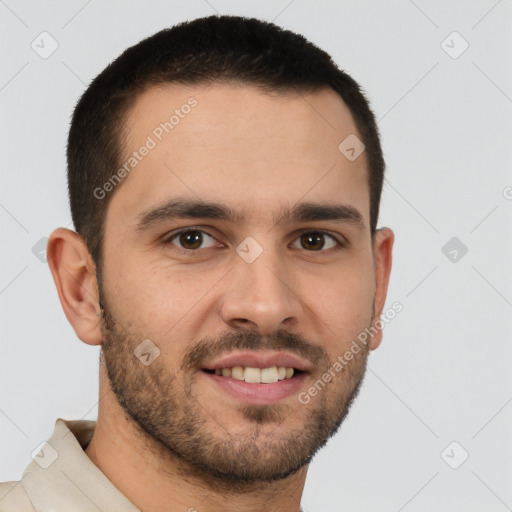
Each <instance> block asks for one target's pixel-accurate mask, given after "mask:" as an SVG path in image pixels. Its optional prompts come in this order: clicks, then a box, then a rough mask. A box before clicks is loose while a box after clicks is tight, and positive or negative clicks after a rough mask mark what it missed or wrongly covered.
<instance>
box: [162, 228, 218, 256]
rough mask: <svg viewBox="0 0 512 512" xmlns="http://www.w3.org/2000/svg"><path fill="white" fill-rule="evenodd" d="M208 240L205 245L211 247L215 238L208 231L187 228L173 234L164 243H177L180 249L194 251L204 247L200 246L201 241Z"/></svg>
mask: <svg viewBox="0 0 512 512" xmlns="http://www.w3.org/2000/svg"><path fill="white" fill-rule="evenodd" d="M175 241H178V243H175ZM208 242H209V245H207V247H213V246H214V245H215V239H214V238H213V237H212V236H210V235H209V234H208V233H205V232H204V231H199V230H197V229H189V230H188V231H182V232H181V233H177V234H175V235H174V236H172V237H171V238H170V239H169V240H168V241H167V242H166V243H170V244H172V245H177V246H178V247H180V248H181V249H185V250H189V251H194V250H197V249H201V248H203V249H204V248H206V247H201V246H202V245H203V243H208Z"/></svg>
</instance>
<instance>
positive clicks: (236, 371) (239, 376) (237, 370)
mask: <svg viewBox="0 0 512 512" xmlns="http://www.w3.org/2000/svg"><path fill="white" fill-rule="evenodd" d="M231 377H233V379H236V380H244V369H243V368H242V367H241V366H233V368H231Z"/></svg>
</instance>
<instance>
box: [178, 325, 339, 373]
mask: <svg viewBox="0 0 512 512" xmlns="http://www.w3.org/2000/svg"><path fill="white" fill-rule="evenodd" d="M264 349H268V350H276V351H278V350H281V351H285V352H289V353H292V354H295V355H297V356H299V357H301V358H303V359H306V360H308V361H310V362H311V363H313V364H314V365H315V367H320V368H323V367H324V368H328V367H330V366H331V361H330V359H329V356H328V355H327V352H326V350H325V349H324V348H323V347H322V346H320V345H317V344H315V343H311V342H309V341H307V340H306V339H305V338H304V337H303V336H301V335H300V334H296V333H292V332H289V331H287V330H285V329H278V330H276V331H274V332H273V333H272V334H271V335H268V336H266V335H262V334H260V333H258V332H255V331H236V332H230V333H227V334H224V335H221V336H218V337H210V338H205V339H203V340H201V341H199V342H198V343H197V344H196V345H195V346H194V347H193V348H192V349H191V350H190V351H189V352H188V353H187V354H186V355H185V357H184V358H183V362H182V364H181V369H182V370H183V371H186V370H191V369H200V368H202V367H203V363H204V361H205V359H207V358H211V357H218V356H221V355H224V354H226V353H229V352H233V351H237V350H255V351H258V350H264Z"/></svg>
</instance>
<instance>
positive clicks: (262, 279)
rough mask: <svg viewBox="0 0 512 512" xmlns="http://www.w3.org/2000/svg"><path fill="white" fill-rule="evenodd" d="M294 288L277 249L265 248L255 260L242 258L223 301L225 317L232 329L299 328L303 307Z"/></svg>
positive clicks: (237, 264) (259, 330)
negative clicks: (276, 251) (248, 261)
mask: <svg viewBox="0 0 512 512" xmlns="http://www.w3.org/2000/svg"><path fill="white" fill-rule="evenodd" d="M271 253H273V254H271ZM294 288H296V287H294V285H293V282H292V281H291V279H290V278H289V277H288V273H287V272H286V269H285V268H284V264H283V262H282V261H280V257H279V255H278V254H276V253H275V251H271V250H270V249H266V250H264V251H263V253H262V255H261V256H260V257H259V258H257V259H256V260H255V261H253V262H252V263H247V262H246V261H244V260H243V259H242V258H238V259H237V261H235V268H234V269H233V271H232V272H230V284H229V286H228V289H227V291H226V293H225V294H224V297H223V300H222V306H221V316H222V319H223V320H224V322H225V323H226V324H227V325H229V326H230V327H231V328H236V329H249V330H257V331H258V332H259V333H260V334H266V335H269V334H270V333H272V332H274V331H275V330H276V329H282V328H292V327H296V326H297V325H298V323H299V321H300V319H301V315H302V310H303V307H302V304H301V301H300V299H299V297H298V295H297V293H298V290H296V289H294Z"/></svg>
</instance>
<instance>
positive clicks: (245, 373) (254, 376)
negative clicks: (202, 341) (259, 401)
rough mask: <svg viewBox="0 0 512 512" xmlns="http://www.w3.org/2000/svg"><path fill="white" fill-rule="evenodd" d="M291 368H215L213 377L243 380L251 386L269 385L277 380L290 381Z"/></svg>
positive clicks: (292, 371)
mask: <svg viewBox="0 0 512 512" xmlns="http://www.w3.org/2000/svg"><path fill="white" fill-rule="evenodd" d="M293 373H294V370H293V368H287V367H285V366H271V367H270V368H261V369H260V368H253V367H251V366H247V367H245V368H244V367H242V366H233V368H222V369H221V368H216V369H215V375H222V376H223V377H231V378H232V379H236V380H244V381H245V382H250V383H252V384H271V383H273V382H277V381H278V380H285V379H291V378H292V377H293Z"/></svg>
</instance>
